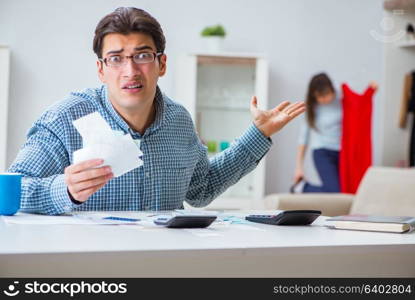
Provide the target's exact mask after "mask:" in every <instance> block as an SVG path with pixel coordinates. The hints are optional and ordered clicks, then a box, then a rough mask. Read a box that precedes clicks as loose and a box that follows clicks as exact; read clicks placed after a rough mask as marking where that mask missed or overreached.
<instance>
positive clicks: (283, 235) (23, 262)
mask: <svg viewBox="0 0 415 300" xmlns="http://www.w3.org/2000/svg"><path fill="white" fill-rule="evenodd" d="M128 215H131V216H138V215H140V214H139V213H129V214H128ZM322 221H323V218H322V217H321V218H319V219H318V220H317V221H316V222H315V224H314V225H312V226H305V227H294V226H288V227H287V226H270V225H262V224H253V223H252V225H237V224H235V225H229V226H225V225H221V226H217V227H215V228H208V229H203V230H202V229H198V230H182V229H166V228H154V229H151V228H144V229H143V228H141V229H139V228H136V227H134V226H127V225H124V226H117V225H53V226H49V225H7V224H5V223H4V222H3V221H2V220H1V221H0V237H1V243H0V276H1V277H5V276H12V277H13V276H16V277H41V276H42V277H55V276H59V277H229V276H232V277H357V276H360V277H386V276H392V277H415V233H409V234H393V233H373V232H358V231H341V230H334V229H328V228H325V227H322V226H321V224H322ZM319 225H320V226H319Z"/></svg>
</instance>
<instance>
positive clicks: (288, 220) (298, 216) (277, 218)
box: [245, 210, 321, 225]
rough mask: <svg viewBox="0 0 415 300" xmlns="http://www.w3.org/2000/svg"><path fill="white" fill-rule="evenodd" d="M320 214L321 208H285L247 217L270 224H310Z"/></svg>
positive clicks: (247, 218)
mask: <svg viewBox="0 0 415 300" xmlns="http://www.w3.org/2000/svg"><path fill="white" fill-rule="evenodd" d="M320 215H321V211H319V210H284V211H282V212H280V213H277V214H271V215H249V216H246V217H245V219H246V220H248V221H251V222H256V223H263V224H270V225H309V224H311V223H313V222H314V220H315V219H317V218H318V216H320Z"/></svg>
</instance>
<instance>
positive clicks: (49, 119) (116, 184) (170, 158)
mask: <svg viewBox="0 0 415 300" xmlns="http://www.w3.org/2000/svg"><path fill="white" fill-rule="evenodd" d="M155 104H156V117H155V121H154V122H153V124H152V125H151V126H150V127H149V128H148V129H147V130H146V131H145V133H144V134H143V135H140V134H139V133H137V132H135V131H133V130H132V129H131V128H130V127H129V126H128V124H127V123H126V122H125V121H124V120H123V119H122V118H121V116H120V115H119V114H118V113H117V112H116V111H115V110H114V108H113V106H112V104H111V102H110V101H109V99H108V92H107V88H106V86H102V87H101V88H96V89H86V90H84V91H82V92H76V93H71V94H70V96H69V97H68V98H67V99H65V100H63V101H61V102H58V103H56V104H55V105H53V106H52V107H51V108H50V109H48V110H47V111H46V112H45V113H44V114H43V115H42V116H41V117H40V118H39V119H38V120H37V121H36V122H35V123H34V125H33V127H32V128H31V129H30V130H29V132H28V135H27V141H26V143H25V144H24V145H23V147H22V148H21V149H20V151H19V153H18V155H17V157H16V159H15V161H14V162H13V164H12V165H11V166H10V168H9V172H17V173H21V174H23V180H22V196H21V197H22V198H21V201H22V202H21V211H25V212H33V213H43V214H51V215H55V214H62V213H67V212H70V211H86V210H133V211H138V210H171V209H178V208H183V201H187V202H188V203H189V204H190V205H192V206H195V207H201V206H205V205H208V204H209V203H210V202H211V201H212V200H213V199H214V198H215V197H217V196H218V195H220V194H221V193H222V192H224V191H225V190H226V189H227V188H228V187H229V186H231V185H233V184H234V183H236V182H237V181H238V180H239V179H240V178H241V177H242V176H244V175H245V174H247V173H249V172H250V171H251V170H253V169H254V168H255V166H256V165H257V164H258V162H259V161H260V159H261V158H262V157H263V156H264V155H265V154H266V152H267V151H268V150H269V148H270V147H271V140H270V139H269V138H266V137H265V136H264V135H263V134H262V133H261V132H260V131H259V130H258V129H257V128H256V127H255V126H254V125H253V124H252V125H251V126H250V127H249V128H248V129H247V131H246V132H245V133H244V134H243V135H242V136H241V137H240V138H239V139H236V140H235V142H233V143H232V145H231V146H230V147H229V148H228V149H226V150H224V151H222V152H221V153H219V154H217V155H216V156H214V157H213V158H211V159H208V156H207V149H206V147H205V146H204V145H203V144H202V143H201V141H200V139H199V138H198V136H197V134H196V131H195V128H194V126H193V122H192V119H191V117H190V115H189V113H188V112H187V111H186V109H185V108H184V107H183V106H182V105H180V104H178V103H176V102H174V101H172V100H171V99H169V98H168V97H166V96H165V95H163V94H162V93H161V91H160V89H159V88H158V87H157V92H156V97H155ZM96 111H98V112H99V113H100V114H101V116H102V117H103V118H104V119H105V120H106V121H107V122H108V124H109V125H110V126H111V128H112V129H113V130H115V131H121V132H122V133H123V134H126V133H129V134H131V136H132V137H133V139H140V140H141V150H142V152H143V157H142V159H143V161H144V165H143V166H141V167H139V168H136V169H134V170H132V171H130V172H128V173H126V174H124V175H122V176H120V177H117V178H113V179H111V180H110V181H109V182H108V183H107V184H106V185H105V186H104V187H103V188H102V189H100V190H99V191H97V192H96V193H95V194H93V195H92V196H91V197H90V198H89V199H88V200H87V201H86V202H84V203H82V204H75V203H73V202H72V201H71V199H70V197H69V195H68V192H67V186H66V184H65V181H64V175H63V173H64V169H65V168H66V167H67V166H69V165H71V164H72V163H73V160H72V159H73V158H72V153H73V152H74V151H76V150H78V149H80V148H82V138H81V136H80V135H79V133H78V131H77V130H76V129H75V127H74V126H73V124H72V121H74V120H76V119H78V118H81V117H83V116H85V115H87V114H90V113H92V112H96Z"/></svg>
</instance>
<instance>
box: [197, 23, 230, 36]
mask: <svg viewBox="0 0 415 300" xmlns="http://www.w3.org/2000/svg"><path fill="white" fill-rule="evenodd" d="M200 34H201V35H202V36H221V37H225V35H226V32H225V28H223V26H222V25H219V24H218V25H214V26H207V27H205V28H204V29H203V30H202V32H201V33H200Z"/></svg>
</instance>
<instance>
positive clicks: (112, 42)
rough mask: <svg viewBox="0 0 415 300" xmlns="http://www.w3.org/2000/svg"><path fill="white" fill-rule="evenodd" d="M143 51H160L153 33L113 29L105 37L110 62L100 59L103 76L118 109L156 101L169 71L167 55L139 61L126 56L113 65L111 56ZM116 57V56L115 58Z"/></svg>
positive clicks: (105, 55)
mask: <svg viewBox="0 0 415 300" xmlns="http://www.w3.org/2000/svg"><path fill="white" fill-rule="evenodd" d="M143 52H151V53H155V52H157V50H156V46H155V44H154V41H153V39H152V37H151V36H149V35H147V34H143V33H130V34H127V35H124V34H120V33H110V34H107V35H106V36H105V37H104V40H103V47H102V58H104V59H107V63H108V65H105V63H103V62H101V61H97V67H98V75H99V78H100V80H101V81H102V82H103V83H105V84H106V85H107V86H108V92H109V99H110V100H111V102H112V104H113V105H114V107H115V108H116V109H117V110H118V111H120V110H121V111H124V112H126V111H131V112H132V111H135V110H138V109H140V108H141V107H146V106H147V105H149V104H150V103H152V102H153V99H154V96H155V93H156V86H157V81H158V78H159V77H160V76H163V75H164V74H165V72H166V56H165V55H162V56H161V57H160V61H159V59H158V58H156V59H155V60H154V61H153V62H149V63H143V64H136V63H134V62H133V61H132V59H131V58H125V60H126V64H124V65H122V66H116V67H114V66H110V64H109V60H113V61H117V60H118V59H119V57H125V56H133V55H135V54H138V53H143ZM111 57H112V58H111Z"/></svg>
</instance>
